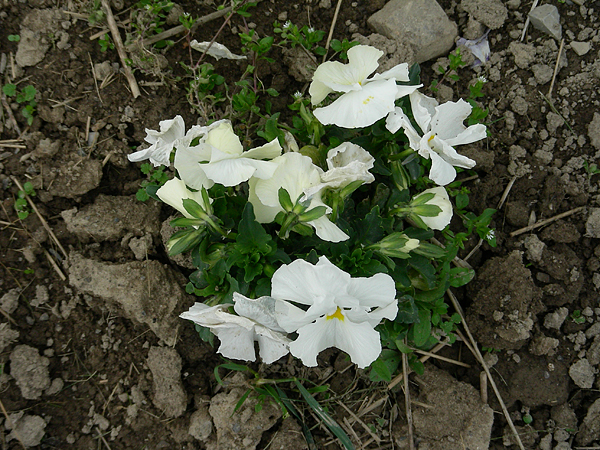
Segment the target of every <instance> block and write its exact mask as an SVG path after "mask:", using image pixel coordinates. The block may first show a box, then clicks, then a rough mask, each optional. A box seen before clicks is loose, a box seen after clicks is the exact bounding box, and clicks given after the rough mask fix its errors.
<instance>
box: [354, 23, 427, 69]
mask: <svg viewBox="0 0 600 450" xmlns="http://www.w3.org/2000/svg"><path fill="white" fill-rule="evenodd" d="M352 40H353V41H357V42H360V43H361V44H362V45H370V46H372V47H375V48H378V49H379V50H381V51H382V52H383V56H382V57H381V58H379V60H378V61H377V62H378V63H379V67H378V68H377V72H384V71H386V70H389V69H391V68H392V67H394V66H397V65H398V64H401V63H408V65H409V66H410V65H412V64H413V63H414V61H415V53H414V52H413V49H412V47H411V46H410V45H408V44H406V43H403V42H398V41H395V40H393V39H388V38H387V37H385V36H383V35H381V34H377V33H371V34H370V35H368V36H363V35H361V34H358V33H354V34H353V35H352Z"/></svg>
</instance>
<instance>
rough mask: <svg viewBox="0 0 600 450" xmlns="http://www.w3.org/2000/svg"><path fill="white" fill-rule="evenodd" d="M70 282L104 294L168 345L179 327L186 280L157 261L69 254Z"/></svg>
mask: <svg viewBox="0 0 600 450" xmlns="http://www.w3.org/2000/svg"><path fill="white" fill-rule="evenodd" d="M69 283H70V284H71V286H73V287H75V288H77V289H78V290H80V291H81V292H84V293H86V294H91V295H94V296H97V297H100V298H102V300H104V301H106V302H108V303H109V304H111V305H114V306H116V307H117V309H119V310H121V311H122V313H123V315H124V316H125V317H127V318H129V319H132V320H135V321H136V322H138V323H143V324H146V325H148V327H149V328H150V329H151V330H152V331H153V332H154V333H155V334H156V335H157V336H158V337H159V338H160V339H162V340H164V341H165V343H167V345H175V342H176V340H177V335H178V331H179V319H178V314H177V312H176V309H177V305H178V304H179V303H180V302H183V299H184V298H185V295H186V294H185V293H184V292H183V290H182V289H181V286H182V285H183V284H184V283H183V280H180V279H179V278H178V274H176V273H175V272H173V270H172V269H170V268H169V267H167V266H163V265H162V264H161V263H159V262H158V261H140V262H137V261H136V262H130V263H125V264H110V263H102V262H98V261H94V260H91V259H87V258H84V257H83V256H81V255H80V254H78V253H75V252H72V253H71V255H70V257H69Z"/></svg>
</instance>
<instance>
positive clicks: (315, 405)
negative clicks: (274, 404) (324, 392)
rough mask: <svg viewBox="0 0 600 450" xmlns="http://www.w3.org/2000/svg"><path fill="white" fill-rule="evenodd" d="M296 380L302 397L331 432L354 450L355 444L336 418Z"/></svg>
mask: <svg viewBox="0 0 600 450" xmlns="http://www.w3.org/2000/svg"><path fill="white" fill-rule="evenodd" d="M294 382H295V383H296V386H297V387H298V390H299V391H300V393H301V394H302V397H304V400H306V402H307V403H308V405H309V406H310V407H311V408H312V409H313V410H314V412H315V413H316V414H317V416H319V418H320V419H321V420H322V421H323V423H324V424H325V425H326V426H327V428H329V429H330V430H331V432H332V433H333V434H335V436H336V437H337V438H338V439H339V440H340V442H341V443H342V445H343V446H344V447H345V448H346V450H354V445H353V444H352V442H351V441H350V438H349V437H348V435H347V434H346V432H345V431H344V430H343V428H342V427H340V426H339V424H338V423H337V422H336V421H335V420H333V418H332V417H331V416H330V415H329V414H327V413H326V412H325V410H324V409H323V408H322V407H321V405H319V402H317V401H316V400H315V398H314V397H313V396H312V395H310V392H308V391H307V390H306V388H305V387H304V386H302V384H300V382H299V381H298V380H294Z"/></svg>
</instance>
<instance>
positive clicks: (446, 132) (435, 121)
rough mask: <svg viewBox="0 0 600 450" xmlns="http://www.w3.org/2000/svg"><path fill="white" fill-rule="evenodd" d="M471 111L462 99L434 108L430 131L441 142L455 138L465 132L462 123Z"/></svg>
mask: <svg viewBox="0 0 600 450" xmlns="http://www.w3.org/2000/svg"><path fill="white" fill-rule="evenodd" d="M471 110H472V107H471V105H469V104H468V103H467V102H465V101H464V100H463V99H460V100H459V101H458V102H446V103H442V104H441V105H439V106H436V108H435V114H434V115H433V117H432V118H431V125H430V131H432V132H433V133H435V134H436V135H437V136H438V137H439V138H440V139H443V140H447V139H452V138H455V137H456V136H458V135H459V134H460V133H462V132H463V131H464V130H465V128H466V127H465V126H464V124H463V122H464V121H465V119H466V118H467V117H469V114H471Z"/></svg>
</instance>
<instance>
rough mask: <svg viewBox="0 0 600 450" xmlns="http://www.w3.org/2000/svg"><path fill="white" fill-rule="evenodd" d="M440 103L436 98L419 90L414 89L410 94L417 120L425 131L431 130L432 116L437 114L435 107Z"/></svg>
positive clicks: (411, 104)
mask: <svg viewBox="0 0 600 450" xmlns="http://www.w3.org/2000/svg"><path fill="white" fill-rule="evenodd" d="M437 105H438V102H437V100H436V99H434V98H431V97H427V96H426V95H423V94H421V93H420V92H419V91H414V92H412V93H411V94H410V106H411V109H412V113H413V116H414V118H415V122H417V125H419V128H421V131H422V132H423V133H427V132H428V131H429V129H430V128H429V127H430V123H431V117H432V116H433V115H434V114H435V107H436V106H437Z"/></svg>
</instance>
